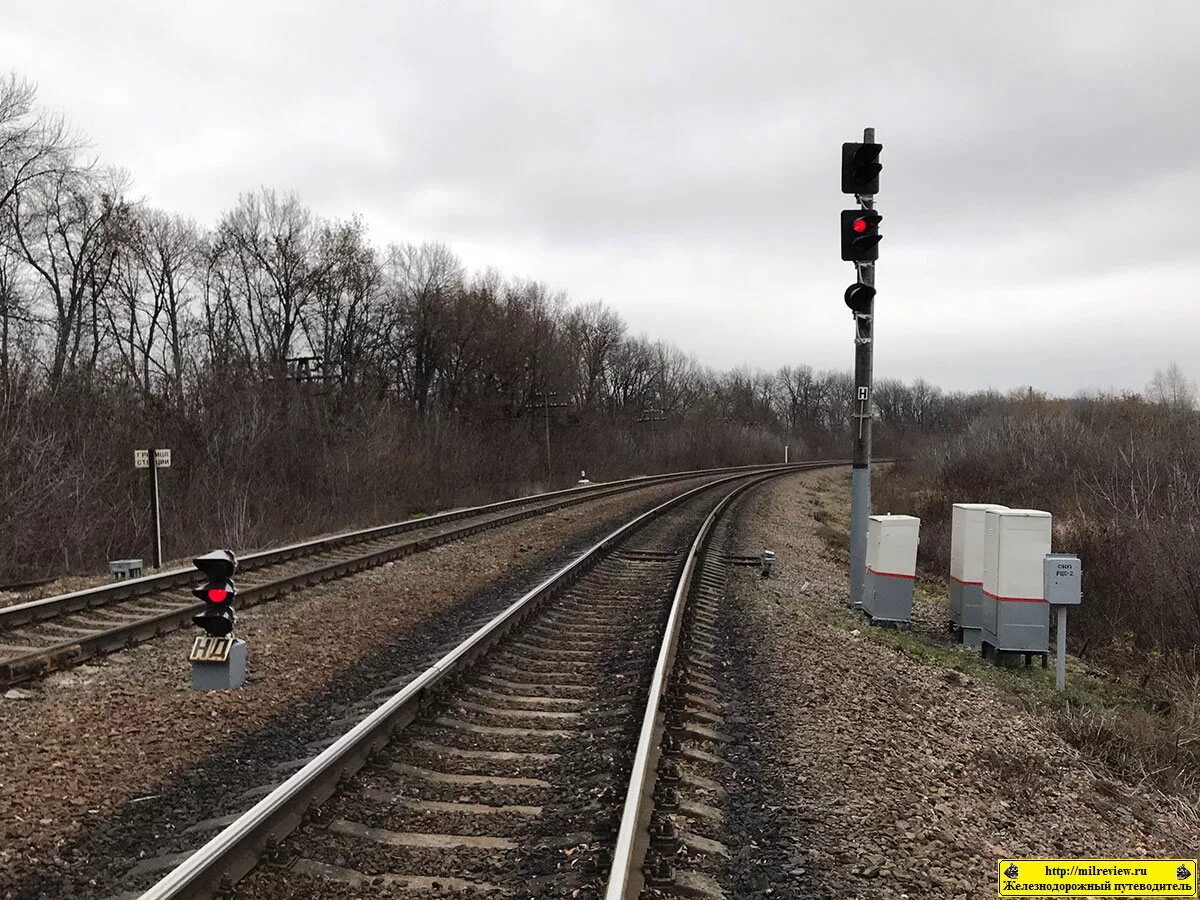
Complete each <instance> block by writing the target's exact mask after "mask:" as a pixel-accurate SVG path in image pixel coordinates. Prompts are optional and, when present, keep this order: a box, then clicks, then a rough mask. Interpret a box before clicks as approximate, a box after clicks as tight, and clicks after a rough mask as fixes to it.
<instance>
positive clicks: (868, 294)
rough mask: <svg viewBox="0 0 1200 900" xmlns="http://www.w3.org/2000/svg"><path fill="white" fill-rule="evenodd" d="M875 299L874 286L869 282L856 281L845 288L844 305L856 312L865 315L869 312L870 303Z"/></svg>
mask: <svg viewBox="0 0 1200 900" xmlns="http://www.w3.org/2000/svg"><path fill="white" fill-rule="evenodd" d="M874 299H875V288H873V287H871V286H870V285H869V284H863V283H862V282H858V283H857V284H852V285H850V287H848V288H846V305H847V306H848V307H850V309H852V310H853V311H854V312H856V313H862V314H863V315H866V314H867V313H869V312H871V303H872V301H874Z"/></svg>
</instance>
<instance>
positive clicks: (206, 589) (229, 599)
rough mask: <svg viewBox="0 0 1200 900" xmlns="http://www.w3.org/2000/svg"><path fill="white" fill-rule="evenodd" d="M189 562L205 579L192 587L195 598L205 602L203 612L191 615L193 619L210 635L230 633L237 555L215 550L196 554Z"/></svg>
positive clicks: (218, 636)
mask: <svg viewBox="0 0 1200 900" xmlns="http://www.w3.org/2000/svg"><path fill="white" fill-rule="evenodd" d="M192 564H193V565H194V566H195V567H196V568H197V569H199V570H200V571H201V572H202V573H203V574H204V576H205V578H206V579H207V580H206V581H205V583H204V584H202V585H199V586H198V587H195V588H192V593H193V594H195V595H196V598H197V599H199V600H203V601H204V609H203V611H201V612H199V613H197V614H196V615H194V616H192V621H193V622H194V623H195V624H196V625H197V626H198V627H200V628H202V629H204V632H205V633H206V634H207V635H209V636H210V637H216V638H223V637H228V636H229V635H231V634H233V626H234V623H235V622H236V621H237V616H236V614H235V613H234V611H233V601H234V600H235V599H236V598H237V586H236V585H234V583H233V573H234V572H236V571H237V557H235V556H234V555H233V551H232V550H214V551H213V552H212V553H206V554H204V555H203V556H197V557H196V558H195V559H194V560H192Z"/></svg>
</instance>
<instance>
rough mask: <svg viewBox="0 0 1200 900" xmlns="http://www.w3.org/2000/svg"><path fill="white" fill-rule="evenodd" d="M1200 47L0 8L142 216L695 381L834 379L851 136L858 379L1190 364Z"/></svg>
mask: <svg viewBox="0 0 1200 900" xmlns="http://www.w3.org/2000/svg"><path fill="white" fill-rule="evenodd" d="M1198 47H1200V2H1197V0H1179V2H1164V0H1134V2H1111V0H1087V2H1064V0H1053V2H1050V0H1023V2H1014V0H1005V2H1002V3H1001V2H990V0H989V2H984V0H974V2H972V0H953V2H949V0H947V2H936V3H934V2H918V0H912V2H896V0H889V2H872V0H855V2H853V3H846V2H838V3H834V2H827V3H826V2H822V3H818V2H800V0H793V2H778V3H766V2H729V3H721V4H718V3H702V2H695V0H681V2H678V3H658V2H654V3H649V2H645V0H638V2H633V0H630V2H626V3H605V2H599V0H576V2H562V3H552V2H543V3H534V2H530V3H524V2H521V3H518V2H511V0H491V2H483V0H480V2H444V0H439V2H432V0H431V2H421V3H416V2H397V0H387V2H353V0H341V2H337V3H334V2H327V3H320V4H317V3H300V2H295V0H293V2H288V3H282V2H280V3H267V2H262V0H239V2H225V0H205V2H203V3H200V2H169V3H164V2H160V0H146V2H141V3H135V2H118V0H103V2H95V0H86V2H76V3H66V2H59V0H36V2H27V0H15V2H14V0H7V2H5V3H4V25H3V28H0V68H11V69H14V70H16V71H17V72H19V73H21V74H23V75H26V76H28V77H30V78H32V79H34V80H35V81H37V82H38V84H39V85H40V91H41V99H42V101H43V102H44V103H45V104H47V105H49V106H51V107H53V108H55V109H59V110H61V111H62V112H64V113H65V114H66V115H67V116H68V118H69V119H70V120H71V121H72V122H74V123H75V124H76V125H77V126H78V127H79V128H81V129H82V130H83V131H84V132H86V133H87V134H88V135H89V136H90V137H91V138H92V140H93V143H94V147H95V150H96V153H97V155H98V156H99V157H100V158H101V159H102V160H103V161H105V162H110V163H114V164H117V165H121V166H123V167H125V168H127V169H128V170H129V172H130V173H131V175H132V176H133V179H134V183H135V185H136V192H137V193H138V194H139V195H143V196H145V197H146V198H147V199H148V200H149V201H150V202H152V203H153V204H155V205H159V206H162V207H166V208H169V209H173V210H176V211H179V212H184V213H187V214H190V215H192V216H194V217H195V218H196V219H197V220H199V221H200V222H202V223H205V224H211V223H213V222H215V220H216V218H217V217H218V216H219V214H220V213H221V211H222V210H223V209H225V208H227V207H229V206H230V205H232V203H233V202H234V201H235V200H236V197H237V195H238V193H239V192H241V191H245V190H247V189H252V188H255V187H257V186H259V185H267V186H271V187H276V188H281V189H294V190H296V191H298V192H299V193H300V195H301V196H302V197H303V199H304V200H305V201H306V202H307V203H308V204H309V205H310V206H312V207H313V208H314V209H315V210H317V211H318V212H319V213H321V214H323V215H328V216H348V215H351V214H353V213H359V214H361V215H363V216H364V217H365V218H366V220H367V221H368V222H369V223H370V225H371V230H372V234H373V237H374V239H375V240H376V242H377V243H380V244H383V243H386V242H388V241H420V240H427V239H429V240H440V241H445V242H446V243H448V244H450V245H451V246H452V247H453V248H454V249H456V250H457V251H458V252H459V254H460V255H461V256H462V257H463V258H464V260H465V261H466V262H467V263H468V264H469V265H471V266H474V267H482V266H486V265H495V266H497V267H499V268H501V269H502V270H504V271H506V272H508V273H511V274H515V275H522V276H528V277H533V278H537V279H539V280H543V281H547V282H549V283H550V284H552V285H553V286H555V287H556V288H560V289H562V290H564V291H566V292H567V293H568V294H569V295H570V296H571V297H572V299H574V300H575V301H578V302H581V301H586V300H592V299H603V300H605V301H606V302H607V303H609V304H610V305H612V306H613V307H615V308H616V309H618V310H619V311H620V312H621V313H622V314H623V315H624V316H625V318H626V319H627V320H628V322H629V323H630V326H631V328H632V330H633V331H635V332H644V333H646V334H647V335H649V336H651V337H654V338H667V339H670V340H671V341H673V342H675V343H676V344H678V345H679V346H680V347H682V348H684V349H685V350H688V351H690V352H692V353H694V354H696V355H697V356H698V357H699V358H700V359H701V360H703V361H704V362H706V363H708V364H711V365H714V366H719V367H731V366H742V365H744V366H749V367H754V368H773V367H776V366H779V365H782V364H784V363H799V362H806V363H810V364H812V365H813V366H815V367H818V368H835V367H836V368H849V366H850V363H851V360H852V354H853V350H852V342H851V338H852V323H851V320H850V313H849V311H848V310H847V309H846V308H845V306H844V305H843V303H842V292H843V290H844V289H845V287H846V285H847V284H849V283H850V281H851V280H852V272H853V270H852V267H851V266H850V264H849V263H843V262H841V260H840V258H839V247H838V225H837V222H838V211H839V209H841V208H843V206H844V205H846V206H848V205H850V204H852V203H853V198H848V197H844V196H843V195H842V194H841V193H839V190H838V188H839V181H838V179H839V159H840V145H841V142H842V141H845V140H855V139H858V138H860V137H861V132H862V128H863V126H864V125H871V126H874V127H875V128H876V129H877V133H878V138H879V140H881V141H882V142H883V144H884V151H883V163H884V172H883V175H882V186H881V190H880V195H879V197H878V204H879V209H880V211H881V212H882V213H883V215H884V221H883V227H882V229H881V230H882V232H883V233H884V235H885V238H884V241H883V244H882V245H881V257H880V263H879V270H878V285H879V299H878V302H877V340H878V344H877V353H876V376H877V377H899V378H904V379H910V378H914V377H918V376H921V377H925V378H927V379H929V380H931V381H934V382H936V383H938V384H940V385H942V386H944V387H946V388H951V389H954V388H975V387H982V386H986V385H994V386H998V387H1002V388H1008V387H1013V386H1017V385H1024V384H1030V383H1032V384H1035V385H1038V386H1041V387H1044V388H1046V389H1048V390H1051V391H1054V392H1058V393H1073V392H1074V391H1076V390H1077V389H1080V388H1110V387H1111V388H1118V389H1122V388H1132V389H1140V388H1141V387H1143V386H1144V385H1145V383H1146V382H1147V381H1148V379H1149V378H1150V376H1151V374H1152V372H1153V370H1154V369H1155V368H1156V367H1162V366H1165V364H1166V363H1168V362H1170V361H1171V360H1176V361H1178V362H1179V363H1180V365H1181V366H1182V367H1183V369H1184V371H1185V372H1187V373H1188V374H1189V375H1191V376H1192V377H1197V376H1200V356H1198V351H1200V327H1198V326H1200V303H1198V302H1197V299H1198V294H1200V292H1198V291H1197V288H1196V285H1197V278H1198V277H1200V253H1198V251H1197V246H1198V237H1197V234H1198V232H1200V229H1198V228H1197V227H1196V226H1195V225H1194V224H1193V220H1194V219H1195V218H1196V210H1197V208H1200V202H1198V201H1200V51H1198V49H1197V48H1198ZM847 200H849V201H850V204H848V203H847Z"/></svg>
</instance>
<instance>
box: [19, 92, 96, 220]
mask: <svg viewBox="0 0 1200 900" xmlns="http://www.w3.org/2000/svg"><path fill="white" fill-rule="evenodd" d="M36 99H37V87H36V85H34V84H33V82H31V81H28V80H26V79H24V78H19V77H18V76H17V75H16V74H15V73H9V74H7V75H0V214H2V213H3V211H4V209H5V207H7V206H8V204H9V203H10V202H12V200H13V199H14V198H15V197H16V195H17V194H18V193H20V192H21V191H22V190H23V189H24V188H25V187H26V186H28V185H30V184H32V183H34V182H35V181H37V180H38V179H40V178H43V177H46V176H49V175H53V174H56V173H59V172H61V171H63V170H64V169H67V168H70V167H71V160H70V156H71V153H72V151H73V150H75V149H77V148H78V146H79V144H80V142H79V140H78V139H77V138H76V137H75V136H74V135H72V134H71V133H70V132H69V131H68V129H67V126H66V124H65V122H64V120H63V119H62V117H61V116H55V115H51V114H49V113H47V112H45V111H43V110H40V109H38V108H37V106H36V105H35V101H36Z"/></svg>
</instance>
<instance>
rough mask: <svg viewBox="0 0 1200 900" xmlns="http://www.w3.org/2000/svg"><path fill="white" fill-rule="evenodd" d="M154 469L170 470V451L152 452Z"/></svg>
mask: <svg viewBox="0 0 1200 900" xmlns="http://www.w3.org/2000/svg"><path fill="white" fill-rule="evenodd" d="M154 468H156V469H169V468H171V451H170V450H155V451H154Z"/></svg>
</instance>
